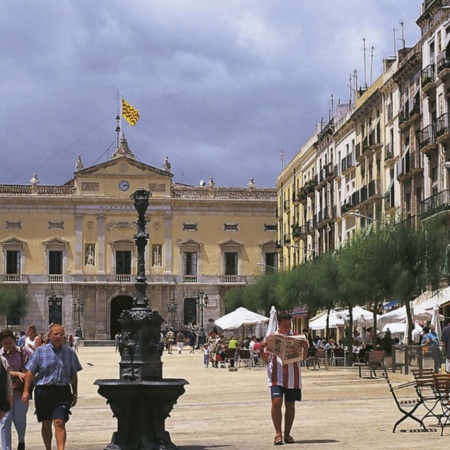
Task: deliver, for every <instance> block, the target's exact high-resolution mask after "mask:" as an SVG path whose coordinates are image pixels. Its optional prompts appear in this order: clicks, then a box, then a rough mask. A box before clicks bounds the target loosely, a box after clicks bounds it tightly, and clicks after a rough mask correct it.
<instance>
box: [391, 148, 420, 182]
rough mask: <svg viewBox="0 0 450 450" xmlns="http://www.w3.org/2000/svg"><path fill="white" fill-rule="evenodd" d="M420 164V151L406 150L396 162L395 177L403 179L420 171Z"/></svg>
mask: <svg viewBox="0 0 450 450" xmlns="http://www.w3.org/2000/svg"><path fill="white" fill-rule="evenodd" d="M422 166H423V162H422V155H421V153H420V152H417V151H416V152H407V153H406V154H405V155H404V156H403V157H402V158H400V161H398V162H397V179H399V180H400V181H403V180H405V179H406V178H408V177H411V176H412V175H414V174H416V173H422V171H423V167H422Z"/></svg>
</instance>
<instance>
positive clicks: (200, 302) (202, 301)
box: [196, 290, 209, 345]
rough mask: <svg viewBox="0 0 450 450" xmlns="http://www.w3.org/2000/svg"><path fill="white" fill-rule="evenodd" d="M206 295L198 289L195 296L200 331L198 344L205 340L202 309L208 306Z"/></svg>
mask: <svg viewBox="0 0 450 450" xmlns="http://www.w3.org/2000/svg"><path fill="white" fill-rule="evenodd" d="M208 300H209V299H208V296H207V295H206V294H205V292H204V291H203V290H201V291H198V295H197V298H196V301H197V308H198V310H199V311H200V331H199V333H198V345H203V344H204V343H205V341H206V335H205V328H204V327H203V310H204V309H205V308H207V307H208Z"/></svg>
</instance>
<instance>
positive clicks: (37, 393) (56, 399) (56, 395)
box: [34, 385, 72, 422]
mask: <svg viewBox="0 0 450 450" xmlns="http://www.w3.org/2000/svg"><path fill="white" fill-rule="evenodd" d="M71 403H72V390H71V388H70V386H68V385H67V386H36V388H35V390H34V405H35V407H36V417H37V420H38V422H42V421H43V420H55V419H60V420H64V422H68V420H69V414H70V405H71Z"/></svg>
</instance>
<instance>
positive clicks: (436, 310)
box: [431, 305, 442, 339]
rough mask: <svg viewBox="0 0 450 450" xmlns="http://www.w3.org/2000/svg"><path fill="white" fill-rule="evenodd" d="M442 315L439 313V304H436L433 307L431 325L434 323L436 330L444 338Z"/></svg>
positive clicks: (439, 336)
mask: <svg viewBox="0 0 450 450" xmlns="http://www.w3.org/2000/svg"><path fill="white" fill-rule="evenodd" d="M440 318H441V316H440V315H439V306H438V305H435V306H434V308H433V315H432V316H431V325H434V328H435V331H436V333H437V335H438V338H439V339H441V338H442V328H441V320H440Z"/></svg>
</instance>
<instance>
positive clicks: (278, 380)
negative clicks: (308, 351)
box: [260, 312, 308, 445]
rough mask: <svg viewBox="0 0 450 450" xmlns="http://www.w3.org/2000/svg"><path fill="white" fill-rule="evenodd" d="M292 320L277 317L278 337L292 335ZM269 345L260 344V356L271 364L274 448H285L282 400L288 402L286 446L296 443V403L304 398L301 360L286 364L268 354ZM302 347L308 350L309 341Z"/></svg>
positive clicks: (283, 316)
mask: <svg viewBox="0 0 450 450" xmlns="http://www.w3.org/2000/svg"><path fill="white" fill-rule="evenodd" d="M291 320H292V317H291V315H290V314H289V313H287V312H284V313H279V314H278V317H277V321H278V330H277V332H276V334H285V335H292V334H293V333H292V331H291ZM266 345H267V344H266V343H265V342H263V343H262V344H261V347H260V349H261V357H262V358H263V359H264V361H267V362H268V365H267V375H268V384H269V387H270V394H271V398H272V407H271V415H272V422H273V426H274V428H275V433H276V434H275V439H274V444H275V445H283V433H282V428H281V423H282V419H283V413H282V406H283V397H284V402H285V413H284V443H286V444H293V443H294V442H295V441H294V438H293V437H292V436H291V429H292V425H293V423H294V418H295V402H296V401H301V399H302V377H301V365H300V361H297V362H294V363H291V364H284V365H283V363H282V361H281V359H280V358H278V357H277V356H276V355H274V354H271V353H266V352H265V348H266ZM301 345H302V346H304V347H307V346H308V341H306V340H305V341H303V342H302V344H301Z"/></svg>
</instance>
